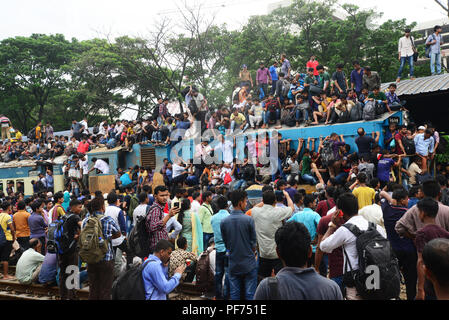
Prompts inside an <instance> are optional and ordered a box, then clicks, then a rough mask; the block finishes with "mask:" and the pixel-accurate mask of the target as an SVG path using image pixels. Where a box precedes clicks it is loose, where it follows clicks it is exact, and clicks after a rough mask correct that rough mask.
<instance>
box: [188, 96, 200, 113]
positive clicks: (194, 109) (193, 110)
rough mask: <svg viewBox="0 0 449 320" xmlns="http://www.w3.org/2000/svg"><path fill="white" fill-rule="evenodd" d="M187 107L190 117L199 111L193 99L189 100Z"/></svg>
mask: <svg viewBox="0 0 449 320" xmlns="http://www.w3.org/2000/svg"><path fill="white" fill-rule="evenodd" d="M187 107H188V108H189V110H190V113H191V114H192V116H194V115H196V114H197V113H198V111H199V109H198V106H197V105H196V101H195V100H193V99H192V100H190V102H189V105H188V106H187Z"/></svg>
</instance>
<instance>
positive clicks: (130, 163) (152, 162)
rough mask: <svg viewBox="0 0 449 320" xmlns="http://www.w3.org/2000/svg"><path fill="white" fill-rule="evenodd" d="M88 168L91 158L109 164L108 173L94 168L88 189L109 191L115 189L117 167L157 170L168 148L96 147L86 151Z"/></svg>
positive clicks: (165, 156)
mask: <svg viewBox="0 0 449 320" xmlns="http://www.w3.org/2000/svg"><path fill="white" fill-rule="evenodd" d="M87 156H88V161H89V169H90V168H92V167H93V165H94V163H92V158H97V159H101V160H103V161H105V162H107V163H108V164H109V174H101V172H99V171H98V170H94V171H92V172H90V174H89V191H90V192H91V193H94V192H95V191H97V190H100V191H101V192H103V193H109V192H110V191H111V190H112V189H115V176H116V174H117V168H123V169H128V168H133V167H134V166H136V165H138V166H144V167H150V168H151V169H152V170H156V171H159V170H160V169H161V168H162V166H163V161H164V159H165V158H168V157H169V154H168V148H167V147H163V148H155V147H154V146H153V145H152V144H146V145H145V144H143V145H140V144H134V145H133V147H132V150H131V151H128V150H127V149H125V148H123V147H116V148H114V149H108V148H106V147H105V148H97V149H93V150H92V151H90V152H88V153H87Z"/></svg>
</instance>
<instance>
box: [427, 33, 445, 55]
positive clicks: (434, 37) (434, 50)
mask: <svg viewBox="0 0 449 320" xmlns="http://www.w3.org/2000/svg"><path fill="white" fill-rule="evenodd" d="M433 40H436V41H437V43H435V44H433V45H431V46H430V53H436V54H438V53H440V51H441V42H442V41H441V40H442V39H441V34H439V35H438V36H437V35H436V34H435V33H433V34H431V35H430V36H429V37H428V38H427V41H426V43H428V42H431V41H433Z"/></svg>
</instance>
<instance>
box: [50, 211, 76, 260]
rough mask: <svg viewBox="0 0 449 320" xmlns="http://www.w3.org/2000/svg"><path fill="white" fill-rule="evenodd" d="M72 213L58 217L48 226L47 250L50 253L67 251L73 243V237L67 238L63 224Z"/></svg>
mask: <svg viewBox="0 0 449 320" xmlns="http://www.w3.org/2000/svg"><path fill="white" fill-rule="evenodd" d="M72 216H73V214H68V215H67V214H66V215H63V216H62V217H61V218H60V219H58V220H55V221H52V222H51V223H50V225H49V226H48V239H47V251H48V252H50V253H56V254H64V253H67V252H68V251H69V250H70V249H71V248H72V247H73V245H74V244H75V239H69V235H68V233H67V229H65V230H64V225H65V223H66V222H67V220H69V219H70V217H72Z"/></svg>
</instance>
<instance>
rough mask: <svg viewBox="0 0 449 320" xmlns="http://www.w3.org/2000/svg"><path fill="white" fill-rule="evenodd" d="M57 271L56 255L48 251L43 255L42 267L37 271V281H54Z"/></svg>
mask: <svg viewBox="0 0 449 320" xmlns="http://www.w3.org/2000/svg"><path fill="white" fill-rule="evenodd" d="M57 273H58V256H57V255H56V253H48V252H47V254H46V255H45V258H44V262H42V268H41V271H40V272H39V283H48V282H54V281H56V274H57Z"/></svg>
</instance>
